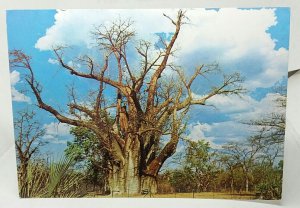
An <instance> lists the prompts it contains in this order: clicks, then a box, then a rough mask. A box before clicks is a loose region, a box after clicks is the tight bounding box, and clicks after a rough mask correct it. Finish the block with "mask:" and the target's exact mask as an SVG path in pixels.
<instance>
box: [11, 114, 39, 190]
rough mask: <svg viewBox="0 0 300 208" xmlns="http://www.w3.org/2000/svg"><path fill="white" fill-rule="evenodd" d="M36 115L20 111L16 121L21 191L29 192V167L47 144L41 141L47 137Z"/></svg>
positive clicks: (16, 144)
mask: <svg viewBox="0 0 300 208" xmlns="http://www.w3.org/2000/svg"><path fill="white" fill-rule="evenodd" d="M35 115H36V114H35V112H33V111H29V110H24V111H20V112H18V113H17V117H16V118H15V121H14V127H15V146H16V151H17V160H18V179H19V186H20V190H22V189H24V190H27V186H28V183H27V180H26V178H27V170H28V165H29V163H30V161H31V159H32V157H33V156H34V155H35V154H36V153H38V151H39V148H40V147H41V146H42V145H44V144H45V141H43V140H42V139H41V137H42V136H44V135H45V130H44V129H43V128H42V127H41V125H40V123H39V122H38V121H37V120H36V119H35ZM25 195H26V194H25Z"/></svg>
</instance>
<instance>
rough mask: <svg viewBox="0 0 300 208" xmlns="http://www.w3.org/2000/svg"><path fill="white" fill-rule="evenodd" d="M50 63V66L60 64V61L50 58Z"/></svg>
mask: <svg viewBox="0 0 300 208" xmlns="http://www.w3.org/2000/svg"><path fill="white" fill-rule="evenodd" d="M48 62H49V63H50V64H59V63H58V61H57V60H56V59H53V58H49V59H48Z"/></svg>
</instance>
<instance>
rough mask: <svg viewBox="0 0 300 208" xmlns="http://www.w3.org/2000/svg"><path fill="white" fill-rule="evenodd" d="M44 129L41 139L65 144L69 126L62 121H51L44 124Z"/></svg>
mask: <svg viewBox="0 0 300 208" xmlns="http://www.w3.org/2000/svg"><path fill="white" fill-rule="evenodd" d="M44 129H45V130H46V133H45V135H44V136H43V139H45V140H46V141H48V142H50V143H52V144H66V143H67V141H68V138H69V135H70V126H69V125H67V124H64V123H58V122H51V123H49V124H44Z"/></svg>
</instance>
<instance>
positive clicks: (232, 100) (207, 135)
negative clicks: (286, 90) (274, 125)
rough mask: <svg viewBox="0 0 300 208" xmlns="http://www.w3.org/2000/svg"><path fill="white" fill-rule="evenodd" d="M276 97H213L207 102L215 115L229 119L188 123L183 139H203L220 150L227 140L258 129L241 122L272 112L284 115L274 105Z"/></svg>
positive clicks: (276, 95)
mask: <svg viewBox="0 0 300 208" xmlns="http://www.w3.org/2000/svg"><path fill="white" fill-rule="evenodd" d="M279 96H280V95H279V94H276V93H269V94H267V95H266V96H265V97H264V98H263V99H261V100H260V101H257V100H255V99H253V98H251V97H250V96H247V95H244V96H242V97H238V96H223V95H218V96H215V97H214V99H211V100H210V101H209V103H210V104H212V105H215V106H216V107H217V110H218V111H219V113H223V114H226V115H227V116H228V117H229V119H228V120H226V121H222V122H213V123H199V122H195V123H191V124H189V126H188V134H187V136H186V137H187V138H188V139H191V140H199V139H205V140H207V141H208V142H210V144H211V146H212V147H214V148H218V147H220V146H221V144H222V143H225V142H227V141H233V140H234V141H237V140H243V139H245V138H247V137H249V136H250V135H253V133H254V132H256V131H257V130H258V129H257V128H256V127H255V126H249V125H247V124H244V123H245V122H249V121H250V120H256V119H259V118H262V117H264V116H266V115H269V114H270V113H273V112H280V111H281V112H282V113H284V112H283V111H284V110H285V109H284V108H282V107H279V106H278V104H277V103H276V102H274V101H275V100H277V99H278V98H279Z"/></svg>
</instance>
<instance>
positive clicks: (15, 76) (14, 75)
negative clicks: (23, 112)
mask: <svg viewBox="0 0 300 208" xmlns="http://www.w3.org/2000/svg"><path fill="white" fill-rule="evenodd" d="M19 81H20V73H19V72H18V71H15V70H14V71H12V72H11V73H10V82H11V95H12V100H13V101H16V102H25V103H31V99H30V97H28V96H26V95H24V94H23V93H21V92H19V91H18V90H17V89H16V88H15V86H16V84H17V83H19Z"/></svg>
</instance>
